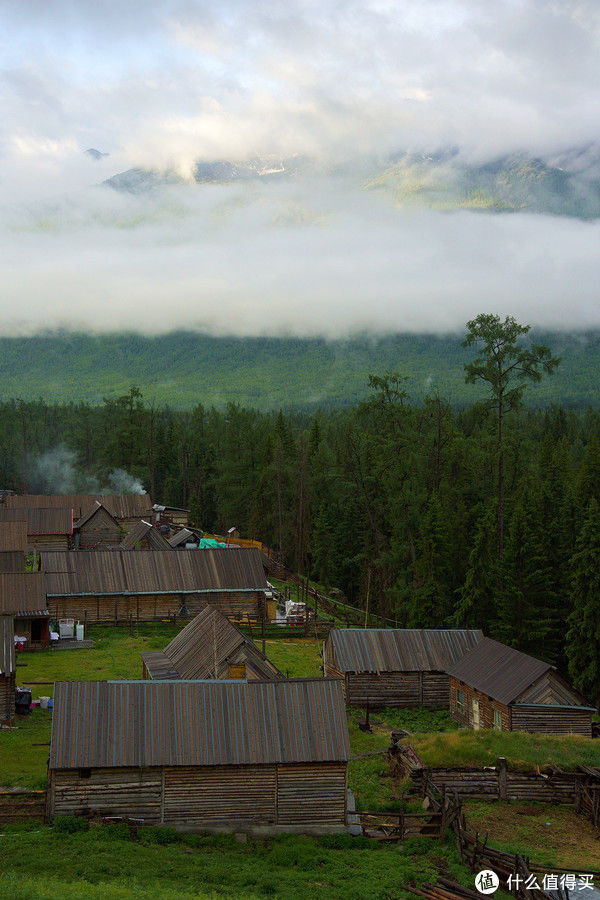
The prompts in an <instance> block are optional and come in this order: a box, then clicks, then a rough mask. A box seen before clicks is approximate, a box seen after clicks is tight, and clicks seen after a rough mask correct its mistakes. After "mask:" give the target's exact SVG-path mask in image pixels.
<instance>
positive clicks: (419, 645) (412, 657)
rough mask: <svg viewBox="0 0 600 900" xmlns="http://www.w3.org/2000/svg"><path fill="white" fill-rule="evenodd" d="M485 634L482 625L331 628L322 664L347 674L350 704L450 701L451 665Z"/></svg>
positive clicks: (443, 703) (337, 674) (436, 703)
mask: <svg viewBox="0 0 600 900" xmlns="http://www.w3.org/2000/svg"><path fill="white" fill-rule="evenodd" d="M482 637H483V632H481V631H479V630H478V629H475V630H469V629H461V628H453V629H441V628H436V629H433V628H431V629H424V628H332V629H331V631H330V632H329V635H328V637H327V640H326V641H325V644H324V647H323V668H324V672H325V675H326V676H329V677H338V678H343V679H344V695H345V697H346V702H347V703H348V705H350V706H366V705H367V704H368V705H369V706H370V707H374V706H375V707H382V706H430V707H444V706H445V707H447V706H448V703H449V700H450V681H449V678H448V675H447V671H448V668H449V667H450V666H451V665H452V664H453V663H455V662H456V661H457V660H458V659H460V658H461V657H462V656H464V654H465V653H466V652H467V651H468V650H470V649H471V648H472V647H474V646H475V645H476V644H478V643H479V641H481V639H482Z"/></svg>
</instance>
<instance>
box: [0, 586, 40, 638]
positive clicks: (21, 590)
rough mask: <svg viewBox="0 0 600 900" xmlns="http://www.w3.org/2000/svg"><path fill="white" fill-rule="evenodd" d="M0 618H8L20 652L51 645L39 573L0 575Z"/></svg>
mask: <svg viewBox="0 0 600 900" xmlns="http://www.w3.org/2000/svg"><path fill="white" fill-rule="evenodd" d="M0 616H10V617H11V618H12V621H13V624H14V634H15V638H17V637H21V638H24V639H25V642H24V644H23V645H22V649H23V650H43V649H44V648H45V647H47V646H48V645H49V643H50V613H49V612H48V608H47V605H46V580H45V578H44V575H43V574H42V573H41V572H18V573H14V572H11V573H2V574H0Z"/></svg>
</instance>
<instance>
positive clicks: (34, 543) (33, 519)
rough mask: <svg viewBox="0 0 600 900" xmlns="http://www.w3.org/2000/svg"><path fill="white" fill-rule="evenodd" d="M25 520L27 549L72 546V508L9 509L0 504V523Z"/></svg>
mask: <svg viewBox="0 0 600 900" xmlns="http://www.w3.org/2000/svg"><path fill="white" fill-rule="evenodd" d="M1 522H6V523H11V524H13V525H14V524H17V523H19V522H25V523H26V528H27V547H28V549H29V550H37V551H40V552H41V551H42V550H69V549H70V548H71V547H72V546H73V510H72V509H71V508H70V507H69V508H67V507H64V508H61V507H41V506H38V507H34V508H31V509H28V508H25V509H10V508H6V507H5V506H0V523H1Z"/></svg>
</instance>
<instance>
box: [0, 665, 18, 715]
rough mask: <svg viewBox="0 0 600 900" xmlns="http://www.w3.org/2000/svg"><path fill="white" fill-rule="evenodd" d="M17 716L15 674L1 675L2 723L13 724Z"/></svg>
mask: <svg viewBox="0 0 600 900" xmlns="http://www.w3.org/2000/svg"><path fill="white" fill-rule="evenodd" d="M14 717H15V674H14V672H12V673H11V674H10V675H0V725H11V724H12V722H13V720H14Z"/></svg>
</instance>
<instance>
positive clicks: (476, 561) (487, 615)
mask: <svg viewBox="0 0 600 900" xmlns="http://www.w3.org/2000/svg"><path fill="white" fill-rule="evenodd" d="M495 525H496V510H495V507H494V506H493V505H490V506H488V508H487V509H484V510H483V512H482V514H481V516H480V517H479V520H478V522H477V526H476V532H475V539H474V541H473V547H472V549H471V552H470V553H469V565H468V568H467V574H466V577H465V583H464V586H463V588H462V590H461V591H460V597H459V600H458V603H457V605H456V610H455V613H454V620H455V622H456V624H457V625H458V626H461V627H463V628H483V629H484V630H489V623H490V622H492V621H493V620H494V618H495V613H496V585H497V581H498V578H497V573H498V561H497V556H496V528H495Z"/></svg>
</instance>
